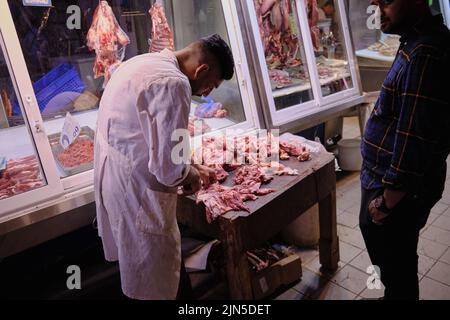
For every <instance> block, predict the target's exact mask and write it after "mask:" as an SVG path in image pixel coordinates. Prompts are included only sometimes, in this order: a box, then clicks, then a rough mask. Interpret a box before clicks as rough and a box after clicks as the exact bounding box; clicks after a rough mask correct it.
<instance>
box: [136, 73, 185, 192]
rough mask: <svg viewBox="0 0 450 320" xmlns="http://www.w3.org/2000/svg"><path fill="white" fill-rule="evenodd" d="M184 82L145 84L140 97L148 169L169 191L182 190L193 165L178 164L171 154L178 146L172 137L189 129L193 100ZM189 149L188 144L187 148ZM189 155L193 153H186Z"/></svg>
mask: <svg viewBox="0 0 450 320" xmlns="http://www.w3.org/2000/svg"><path fill="white" fill-rule="evenodd" d="M187 89H188V88H187V87H186V84H185V83H184V82H183V80H181V79H179V78H175V77H167V78H162V79H160V80H157V81H155V82H153V83H151V84H143V86H142V90H141V92H140V94H139V95H138V99H137V109H138V116H139V122H140V125H141V128H142V132H143V134H144V137H145V140H146V142H147V144H148V148H149V163H148V169H149V171H150V173H152V174H153V175H154V176H155V177H156V179H157V180H158V181H159V182H160V183H161V184H163V185H165V186H168V187H175V186H179V185H181V184H182V183H183V181H184V180H185V179H186V178H187V177H188V175H189V173H190V165H189V164H188V163H184V162H183V163H181V164H179V163H175V162H174V161H173V159H172V150H173V148H174V147H175V146H176V145H177V144H178V143H179V142H178V141H172V139H171V138H172V133H173V132H174V131H175V130H177V129H186V128H187V126H188V121H189V120H188V117H189V108H190V103H191V96H190V92H189V90H187ZM187 145H189V144H187ZM184 151H185V152H187V153H188V154H190V150H184Z"/></svg>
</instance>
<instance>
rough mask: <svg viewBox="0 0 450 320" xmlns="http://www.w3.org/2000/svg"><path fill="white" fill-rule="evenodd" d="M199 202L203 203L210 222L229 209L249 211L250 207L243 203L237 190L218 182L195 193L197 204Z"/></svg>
mask: <svg viewBox="0 0 450 320" xmlns="http://www.w3.org/2000/svg"><path fill="white" fill-rule="evenodd" d="M201 202H203V203H204V204H205V207H206V219H207V221H208V223H212V222H213V221H214V220H215V219H217V218H218V217H219V216H221V215H223V214H225V213H226V212H228V211H231V210H236V211H240V210H244V211H247V212H250V209H249V208H247V207H246V206H245V205H244V202H243V201H242V199H241V196H240V194H239V192H237V191H236V190H234V189H233V188H228V187H224V186H221V185H219V184H218V183H215V184H212V185H211V186H209V188H208V189H206V190H200V191H199V192H198V193H197V204H199V203H201Z"/></svg>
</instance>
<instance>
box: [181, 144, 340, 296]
mask: <svg viewBox="0 0 450 320" xmlns="http://www.w3.org/2000/svg"><path fill="white" fill-rule="evenodd" d="M282 164H284V165H286V166H289V167H291V168H292V169H297V170H298V171H299V173H300V175H299V176H283V177H275V179H274V180H273V181H272V182H271V183H270V184H268V185H264V188H266V187H267V188H274V189H275V190H277V192H275V193H272V194H269V195H267V196H262V197H259V199H258V200H256V201H253V202H252V201H250V202H246V203H245V204H246V205H247V206H248V207H249V208H250V210H251V212H250V213H247V212H242V211H240V212H236V211H233V212H229V213H227V214H225V215H224V216H221V217H219V218H218V219H217V220H216V221H214V222H213V223H212V224H208V223H207V221H206V214H205V207H204V205H196V204H195V201H194V199H193V198H191V197H181V196H180V197H179V199H178V206H177V217H178V222H179V223H181V224H182V225H185V226H188V227H190V228H192V229H194V230H195V231H197V232H200V233H202V234H204V235H206V236H210V237H212V238H215V239H219V240H220V241H221V243H222V246H223V249H224V254H225V261H226V273H227V278H228V286H229V291H230V296H231V298H232V299H250V300H251V299H253V293H252V285H251V277H250V268H249V264H248V261H247V255H246V251H247V250H252V249H256V248H258V247H260V246H261V245H263V244H264V243H265V242H267V241H268V240H270V239H271V238H273V237H274V236H275V235H277V234H278V233H279V232H280V231H282V230H283V229H284V228H285V227H286V226H287V225H289V224H290V223H292V222H293V221H294V220H295V219H296V218H298V217H299V216H300V215H302V214H303V213H304V212H306V211H307V210H308V209H310V208H311V207H312V206H314V205H315V204H316V203H318V204H319V216H320V218H319V219H320V243H319V249H320V263H321V264H322V266H323V267H324V268H326V269H330V270H335V269H337V267H338V261H339V242H338V236H337V225H336V175H335V163H334V156H333V155H332V154H330V153H327V152H325V151H322V152H321V153H319V154H313V156H312V160H310V161H308V162H303V163H301V162H298V161H296V160H295V161H294V160H289V161H283V162H282ZM227 181H228V184H229V183H230V182H231V181H232V176H230V177H229V178H228V180H227Z"/></svg>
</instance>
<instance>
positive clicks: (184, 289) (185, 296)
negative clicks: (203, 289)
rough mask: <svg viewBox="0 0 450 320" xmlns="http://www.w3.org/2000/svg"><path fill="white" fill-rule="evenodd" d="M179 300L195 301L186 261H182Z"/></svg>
mask: <svg viewBox="0 0 450 320" xmlns="http://www.w3.org/2000/svg"><path fill="white" fill-rule="evenodd" d="M177 300H181V301H187V300H194V292H193V290H192V285H191V280H190V278H189V274H188V273H187V271H186V267H185V266H184V259H181V269H180V283H179V285H178V293H177Z"/></svg>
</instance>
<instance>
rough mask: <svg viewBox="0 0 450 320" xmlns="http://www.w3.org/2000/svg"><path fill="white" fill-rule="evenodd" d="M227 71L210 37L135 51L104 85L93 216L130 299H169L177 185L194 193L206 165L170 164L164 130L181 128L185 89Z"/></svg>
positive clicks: (218, 42)
mask: <svg viewBox="0 0 450 320" xmlns="http://www.w3.org/2000/svg"><path fill="white" fill-rule="evenodd" d="M233 74H234V61H233V57H232V54H231V51H230V49H229V47H228V46H227V44H226V43H225V42H224V41H223V40H222V39H221V38H220V37H219V36H218V35H214V36H211V37H208V38H203V39H201V40H199V41H197V42H195V43H193V44H191V45H190V46H188V47H187V48H185V49H183V50H181V51H177V52H172V51H170V50H167V49H166V50H163V51H162V52H160V53H151V54H145V55H141V56H137V57H135V58H133V59H131V60H129V61H128V62H126V63H124V64H123V65H121V66H120V67H119V68H118V69H117V70H116V72H115V73H114V74H113V76H112V78H111V80H110V82H109V84H108V86H107V87H106V89H105V92H104V94H103V97H102V100H101V103H100V111H99V115H98V126H97V135H96V143H95V178H94V181H95V196H96V204H97V219H98V225H99V235H100V236H101V238H102V241H103V247H104V251H105V257H106V259H107V260H108V261H119V265H120V274H121V281H122V290H123V292H124V294H125V295H126V296H128V297H130V298H133V299H140V300H147V299H175V298H176V297H177V290H178V287H179V279H180V270H181V249H180V232H179V230H178V225H177V221H176V201H177V187H178V186H185V187H186V188H185V189H188V190H190V192H192V193H194V192H197V191H198V190H199V189H200V187H201V180H202V181H204V182H208V181H209V178H210V177H211V176H212V175H214V171H213V170H211V169H209V168H206V167H203V166H194V165H192V166H190V165H188V164H179V165H177V164H175V163H174V162H173V161H172V159H171V154H172V148H173V147H174V146H175V145H176V144H177V143H178V141H172V140H171V135H172V133H173V131H174V130H176V129H187V127H188V118H189V111H190V104H191V96H192V95H197V96H208V95H209V93H210V92H211V91H212V90H213V89H214V88H217V87H219V85H220V84H221V83H222V81H223V80H229V79H231V78H232V77H233ZM187 187H189V188H187Z"/></svg>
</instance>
